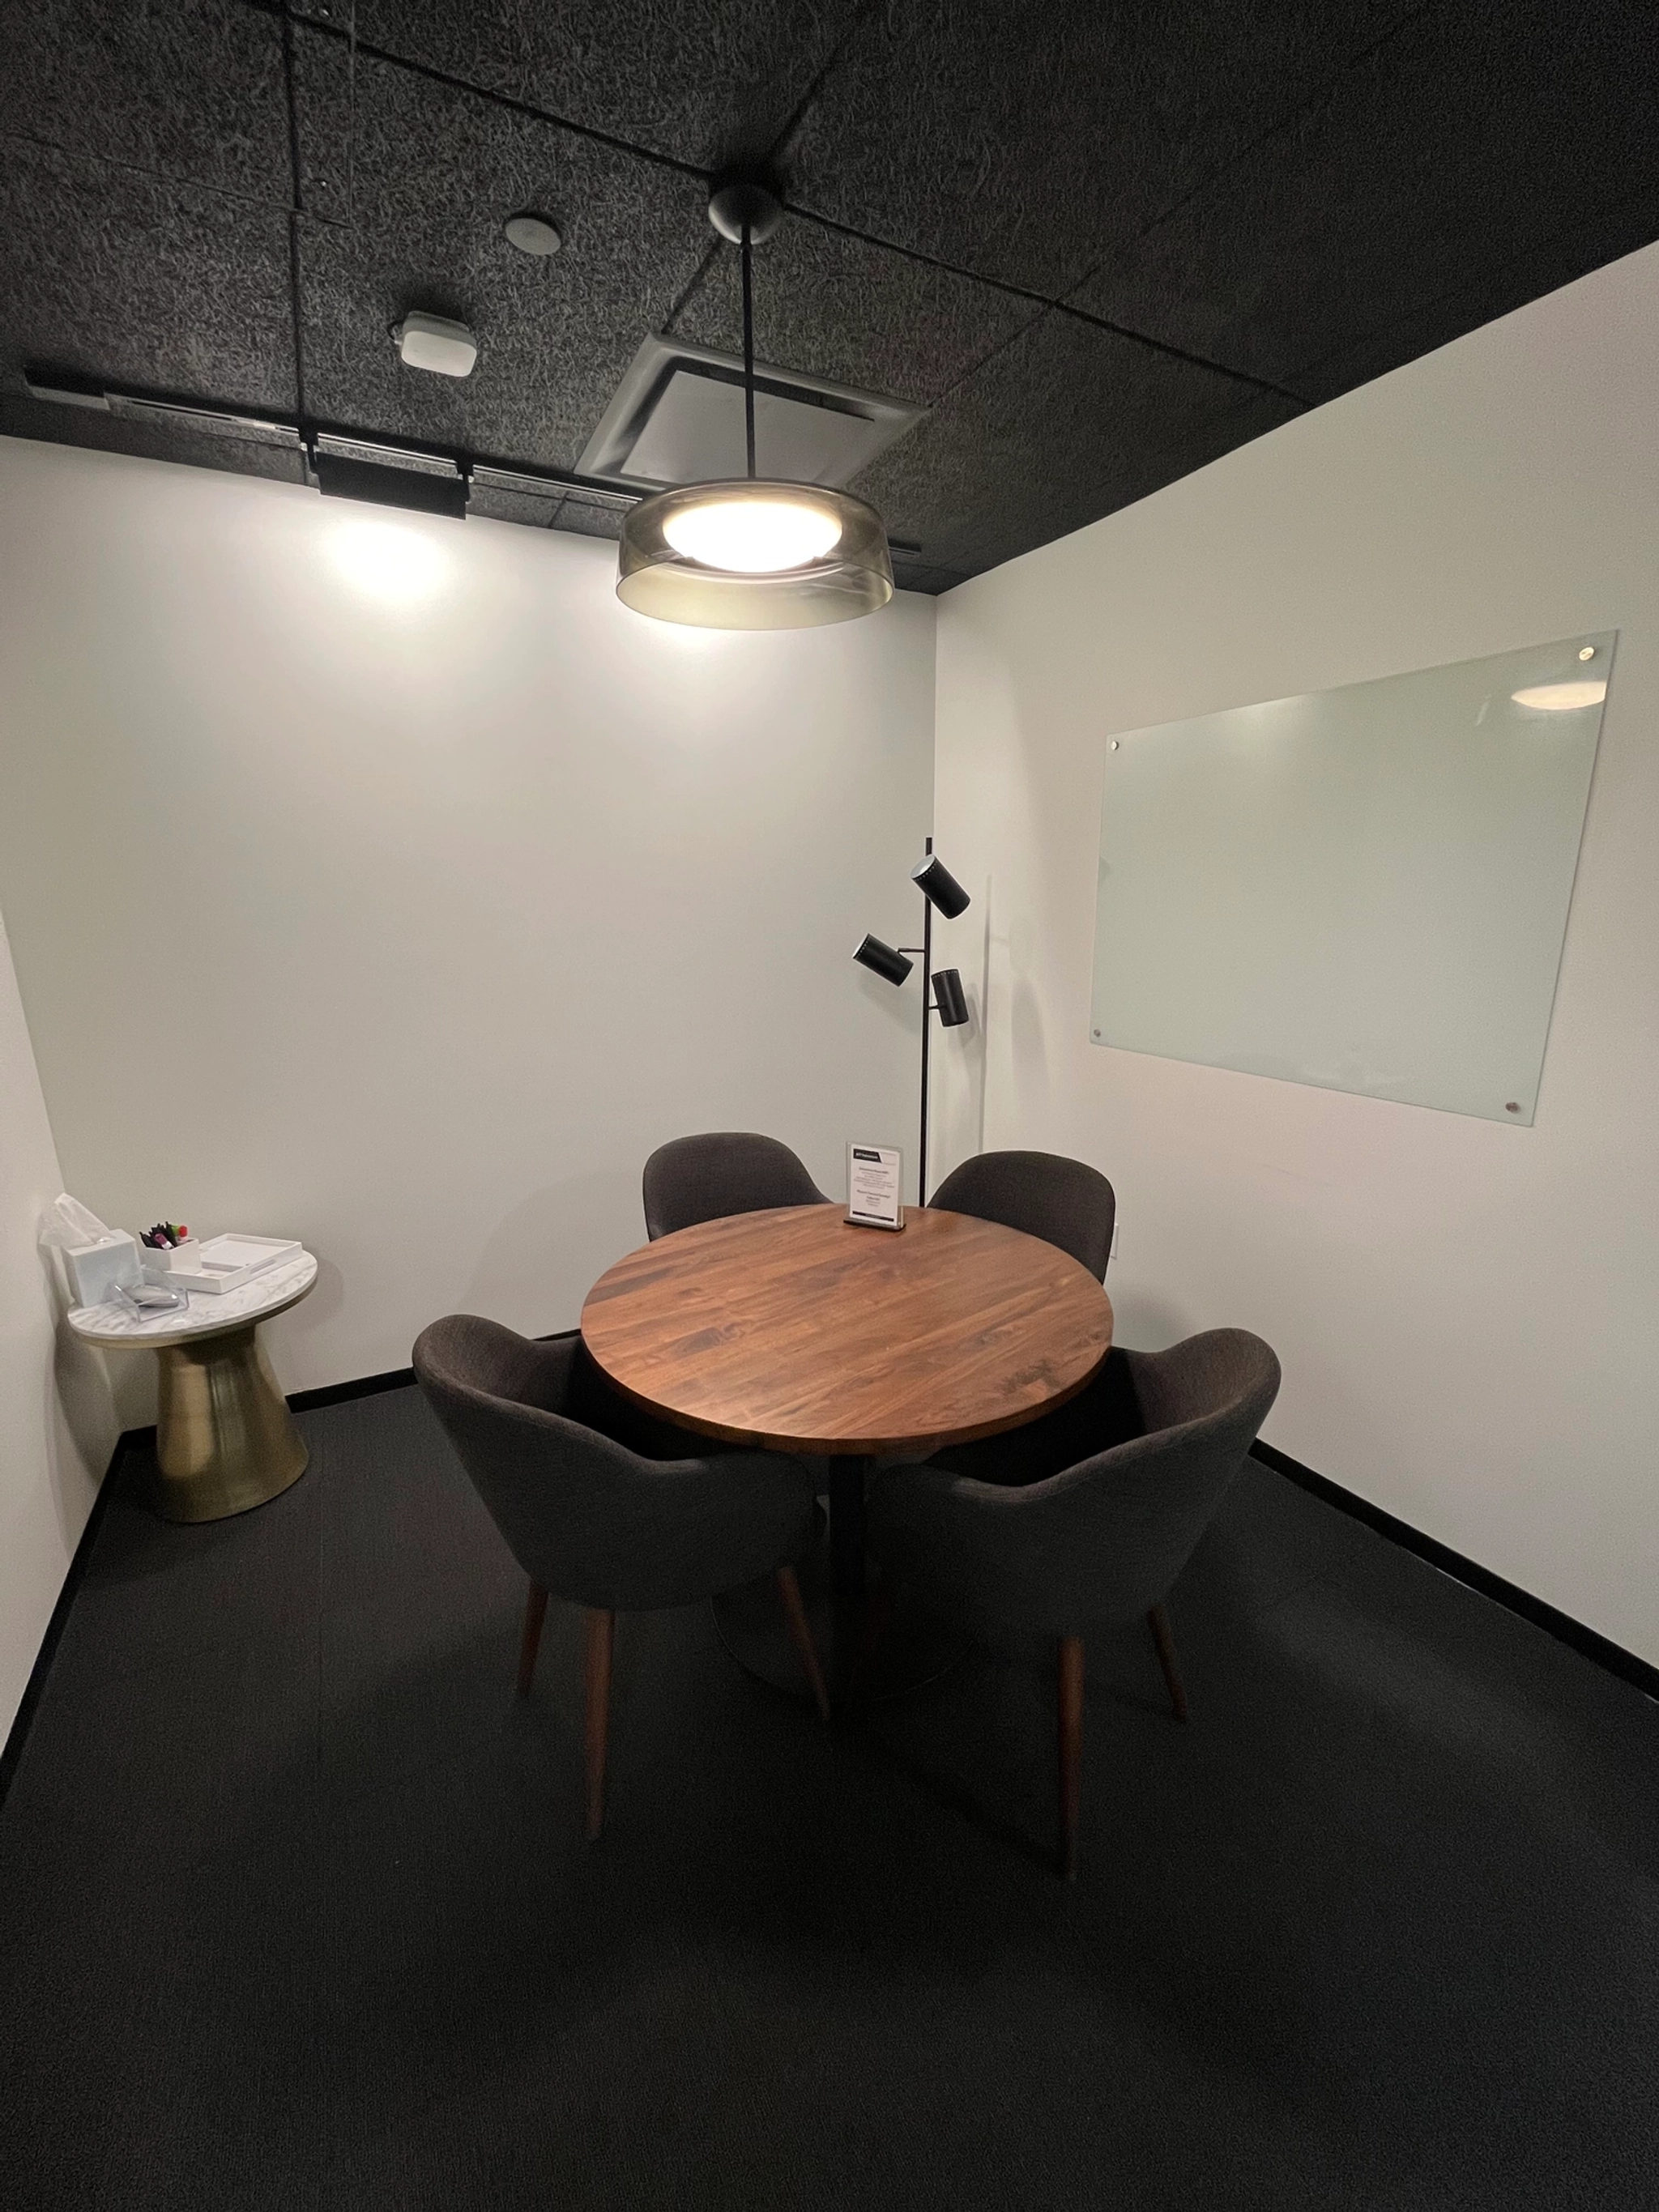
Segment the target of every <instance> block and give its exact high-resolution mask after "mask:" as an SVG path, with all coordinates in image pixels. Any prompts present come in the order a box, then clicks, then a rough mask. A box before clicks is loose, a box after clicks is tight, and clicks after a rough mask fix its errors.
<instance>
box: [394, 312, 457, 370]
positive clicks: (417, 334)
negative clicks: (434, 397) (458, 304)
mask: <svg viewBox="0 0 1659 2212" xmlns="http://www.w3.org/2000/svg"><path fill="white" fill-rule="evenodd" d="M392 337H394V338H395V339H396V340H397V343H398V359H399V360H400V361H401V362H403V364H404V368H426V369H430V370H431V371H432V373H433V374H434V375H435V376H471V374H472V370H473V367H474V365H475V364H476V362H477V358H478V341H477V338H475V337H473V335H472V333H471V331H470V330H468V328H467V326H466V325H465V323H452V322H450V321H448V320H447V319H446V318H445V317H444V316H442V315H428V314H426V313H422V312H421V311H420V310H418V309H417V310H416V312H415V313H411V314H407V315H405V316H404V319H403V320H402V322H400V323H399V324H398V326H397V328H396V329H395V330H394V331H392Z"/></svg>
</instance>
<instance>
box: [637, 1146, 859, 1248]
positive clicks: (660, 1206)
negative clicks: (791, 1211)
mask: <svg viewBox="0 0 1659 2212" xmlns="http://www.w3.org/2000/svg"><path fill="white" fill-rule="evenodd" d="M644 1190H645V1231H646V1235H647V1237H650V1238H651V1240H652V1242H653V1243H655V1241H656V1239H657V1238H658V1237H670V1236H671V1235H672V1234H673V1232H674V1231H675V1230H677V1229H690V1228H693V1227H695V1226H696V1224H697V1223H698V1222H699V1221H720V1220H724V1219H725V1218H726V1215H728V1214H732V1213H761V1212H765V1211H766V1210H767V1209H768V1208H769V1207H770V1206H828V1205H829V1200H828V1199H827V1198H826V1197H825V1196H824V1194H823V1192H822V1191H821V1190H820V1189H819V1188H818V1187H817V1184H816V1183H815V1182H813V1180H812V1178H811V1176H810V1175H808V1174H807V1172H806V1170H805V1166H804V1164H802V1162H801V1161H800V1160H799V1159H798V1158H796V1156H795V1154H794V1153H793V1152H791V1151H790V1149H789V1147H788V1146H787V1145H781V1144H780V1143H779V1142H778V1140H777V1139H776V1138H775V1137H757V1136H754V1135H751V1134H750V1133H747V1132H744V1131H740V1130H713V1131H710V1132H709V1133H708V1135H706V1136H701V1137H676V1138H675V1139H674V1140H673V1141H672V1143H671V1144H667V1145H659V1146H658V1148H657V1150H656V1151H655V1152H653V1153H652V1155H651V1157H650V1158H649V1159H648V1160H647V1162H646V1164H645V1176H644Z"/></svg>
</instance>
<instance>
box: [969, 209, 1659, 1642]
mask: <svg viewBox="0 0 1659 2212" xmlns="http://www.w3.org/2000/svg"><path fill="white" fill-rule="evenodd" d="M1656 422H1659V248H1654V249H1651V250H1650V251H1648V252H1643V253H1639V254H1637V255H1635V256H1633V257H1632V258H1630V259H1628V260H1626V261H1624V262H1622V263H1620V264H1615V265H1614V266H1613V267H1611V268H1609V269H1607V270H1601V271H1600V272H1599V273H1598V274H1596V275H1595V276H1589V277H1587V278H1585V279H1584V280H1583V282H1582V283H1577V284H1574V285H1572V286H1570V287H1568V288H1567V289H1565V290H1563V291H1561V292H1559V293H1556V294H1555V295H1553V296H1551V297H1550V298H1548V299H1546V300H1544V301H1540V302H1538V303H1537V304H1535V305H1534V306H1533V307H1528V308H1526V309H1524V310H1523V311H1522V312H1521V313H1518V314H1516V315H1512V316H1510V317H1508V318H1507V319H1504V320H1503V321H1501V322H1499V323H1497V324H1494V325H1490V326H1488V327H1487V328H1486V329H1485V330H1482V331H1477V332H1475V333H1474V335H1473V336H1471V337H1468V338H1465V339H1462V340H1461V341H1460V342H1459V343H1456V344H1455V345H1452V346H1449V347H1447V348H1446V349H1444V350H1443V351H1442V352H1439V353H1437V354H1434V355H1431V356H1429V357H1428V358H1427V359H1425V360H1424V361H1421V362H1417V363H1415V364H1413V366H1411V367H1409V368H1404V369H1401V370H1400V371H1398V372H1397V373H1395V374H1393V375H1390V376H1388V377H1386V378H1383V380H1380V381H1379V382H1377V383H1376V384H1373V385H1370V386H1367V387H1365V388H1364V389H1363V390H1361V391H1359V392H1354V393H1352V394H1351V395H1350V396H1349V397H1347V398H1343V399H1340V400H1338V401H1337V402H1335V403H1334V404H1332V405H1329V406H1327V407H1324V408H1322V409H1321V410H1318V411H1317V412H1316V413H1314V414H1312V415H1310V416H1306V417H1304V419H1303V420H1301V421H1299V422H1296V423H1293V424H1291V426H1289V427H1288V428H1285V429H1282V430H1280V431H1279V432H1277V433H1275V434H1274V435H1273V436H1271V437H1268V438H1266V439H1264V440H1262V441H1260V442H1259V443H1257V444H1255V445H1252V446H1249V447H1245V448H1244V449H1243V451H1242V452H1239V453H1234V454H1231V455H1230V456H1229V457H1228V458H1227V459H1224V460H1222V461H1219V462H1218V463H1216V464H1215V465H1213V466H1212V467H1210V468H1207V469H1205V470H1203V471H1200V473H1199V474H1197V475H1195V476H1194V477H1188V478H1187V479H1186V480H1185V481H1183V482H1182V483H1178V484H1176V485H1173V486H1172V487H1170V489H1168V490H1166V491H1164V492H1161V493H1159V494H1158V495H1156V496H1155V497H1153V498H1151V499H1148V500H1146V501H1143V502H1141V503H1140V504H1139V506H1136V507H1131V508H1128V509H1127V510H1126V511H1125V512H1123V513H1120V514H1117V515H1114V516H1111V517H1109V518H1108V519H1107V520H1105V521H1103V522H1101V523H1097V524H1096V525H1094V526H1091V528H1089V529H1087V530H1085V531H1082V532H1079V533H1078V534H1077V535H1076V536H1074V537H1073V538H1067V539H1066V540H1064V541H1063V542H1061V543H1060V544H1054V545H1051V546H1048V547H1045V548H1044V549H1043V550H1041V551H1039V552H1036V553H1033V554H1030V555H1029V556H1026V557H1025V558H1024V559H1022V560H1020V561H1018V562H1012V563H1011V564H1010V565H1009V566H1007V567H1006V568H1002V569H1000V570H998V571H996V572H995V573H994V574H990V575H987V576H984V577H981V578H979V579H977V580H975V581H973V582H971V583H969V584H966V585H964V586H961V587H960V588H959V589H958V590H957V591H956V592H953V593H951V595H950V597H949V598H948V599H945V601H944V602H943V603H942V606H941V612H940V619H939V710H938V711H939V720H938V769H937V772H938V802H937V816H938V835H939V848H940V850H941V852H942V853H943V854H944V855H945V859H946V860H947V861H948V863H949V865H950V866H951V867H952V868H953V869H954V870H955V871H956V872H957V873H958V874H959V875H960V876H961V877H962V878H963V881H964V882H965V883H966V884H968V885H969V888H970V890H975V891H976V892H981V893H983V894H987V896H982V897H981V900H980V902H979V903H978V905H977V906H976V907H975V908H973V909H971V910H970V911H969V914H968V915H966V916H964V918H963V921H960V922H959V923H957V924H956V925H955V926H954V927H953V928H952V929H951V930H950V931H947V932H946V933H945V946H946V950H945V952H944V953H943V955H942V956H941V957H944V958H945V959H947V960H948V959H951V958H956V959H957V961H958V962H959V963H960V965H961V966H962V968H963V972H964V977H971V978H974V979H976V981H977V982H978V985H979V987H980V989H981V993H982V994H985V998H986V1003H987V1024H986V1031H985V1034H988V1038H989V1047H988V1054H987V1051H986V1049H985V1048H984V1044H983V1042H982V1039H981V1041H980V1042H978V1043H977V1045H976V1047H971V1048H969V1049H968V1050H967V1051H965V1052H963V1051H962V1050H960V1049H958V1050H957V1051H956V1052H955V1053H953V1052H952V1050H951V1047H950V1045H949V1042H948V1040H947V1042H946V1045H945V1048H944V1049H942V1050H941V1052H940V1054H939V1063H941V1064H942V1065H941V1074H942V1078H943V1080H942V1084H941V1091H942V1098H941V1106H940V1116H939V1127H938V1135H939V1139H940V1140H942V1141H941V1142H940V1152H941V1158H942V1160H943V1161H945V1162H948V1161H951V1160H953V1159H955V1158H958V1157H960V1156H961V1155H962V1154H963V1152H968V1151H971V1150H973V1149H975V1147H976V1146H977V1145H978V1144H979V1143H980V1142H981V1141H983V1142H985V1143H987V1144H989V1145H992V1146H997V1145H1007V1144H1026V1145H1033V1146H1042V1147H1049V1148H1053V1149H1054V1150H1057V1151H1061V1152H1073V1153H1076V1154H1078V1155H1079V1156H1080V1157H1082V1158H1086V1159H1089V1160H1091V1161H1093V1162H1095V1163H1096V1164H1097V1165H1099V1166H1100V1167H1101V1168H1102V1169H1103V1170H1105V1171H1106V1172H1107V1173H1108V1174H1109V1176H1111V1178H1112V1180H1113V1182H1114V1183H1115V1186H1116V1188H1117V1191H1118V1195H1119V1200H1120V1205H1121V1219H1122V1229H1121V1240H1120V1254H1119V1259H1118V1261H1116V1262H1115V1264H1114V1269H1113V1273H1112V1277H1111V1280H1110V1285H1109V1287H1110V1288H1111V1289H1112V1291H1113V1294H1114V1297H1115V1303H1116V1307H1117V1313H1118V1322H1119V1334H1120V1338H1121V1340H1122V1341H1124V1342H1126V1343H1129V1344H1134V1345H1141V1346H1152V1345H1156V1344H1159V1343H1164V1342H1168V1341H1170V1340H1173V1339H1175V1338H1176V1337H1177V1336H1180V1335H1182V1334H1186V1333H1187V1332H1188V1331H1189V1330H1192V1329H1195V1328H1204V1327H1207V1326H1211V1325H1213V1324H1216V1323H1219V1322H1238V1323H1242V1324H1244V1325H1246V1326H1248V1327H1250V1328H1255V1329H1257V1330H1259V1331H1260V1332H1261V1334H1263V1335H1265V1336H1266V1337H1267V1338H1268V1339H1269V1340H1271V1341H1272V1342H1273V1344H1274V1345H1275V1346H1277V1348H1278V1350H1279V1353H1280V1356H1281V1358H1282V1359H1283V1363H1284V1367H1285V1387H1284V1391H1283V1395H1282V1396H1281V1397H1280V1400H1279V1405H1278V1407H1277V1408H1276V1410H1275V1412H1274V1413H1273V1417H1272V1419H1271V1421H1270V1423H1269V1425H1268V1429H1267V1435H1268V1437H1269V1438H1270V1440H1271V1441H1272V1442H1273V1443H1276V1444H1278V1445H1279V1446H1280V1447H1281V1448H1282V1449H1285V1450H1286V1451H1288V1452H1290V1453H1291V1454H1293V1455H1295V1456H1296V1457H1297V1458H1298V1459H1300V1460H1302V1461H1304V1462H1306V1463H1307V1464H1308V1465H1310V1466H1311V1467H1314V1468H1318V1469H1319V1470H1321V1471H1322V1473H1324V1474H1328V1475H1329V1476H1331V1477H1332V1478H1333V1479H1334V1480H1336V1481H1338V1482H1340V1483H1343V1484H1345V1485H1346V1486H1349V1487H1350V1488H1352V1489H1353V1490H1356V1491H1358V1492H1360V1493H1361V1494H1362V1495H1364V1497H1366V1498H1370V1499H1373V1500H1374V1501H1376V1503H1377V1504H1380V1505H1382V1506H1384V1507H1386V1508H1387V1509H1388V1510H1389V1511H1391V1512H1394V1513H1395V1514H1398V1515H1399V1516H1401V1517H1402V1518H1403V1519H1405V1520H1407V1521H1408V1522H1412V1523H1413V1524H1414V1525H1415V1526H1416V1527H1417V1528H1420V1529H1423V1530H1425V1531H1426V1532H1428V1533H1429V1534H1431V1535H1433V1536H1436V1537H1437V1538H1439V1539H1440V1540H1441V1541H1443V1542H1445V1543H1448V1544H1449V1545H1451V1546H1453V1547H1455V1548H1456V1549H1457V1550H1459V1551H1461V1552H1462V1553H1466V1554H1468V1555H1469V1556H1470V1557H1472V1558H1474V1559H1477V1560H1480V1562H1482V1563H1483V1564H1484V1565H1486V1566H1488V1567H1490V1568H1492V1569H1493V1570H1495V1571H1497V1572H1498V1573H1499V1574H1502V1575H1504V1576H1507V1577H1510V1579H1512V1580H1513V1581H1515V1582H1516V1583H1519V1584H1521V1585H1522V1587H1523V1588H1525V1589H1528V1590H1531V1591H1533V1592H1534V1593H1535V1594H1537V1595H1539V1596H1541V1597H1543V1598H1545V1599H1547V1600H1548V1601H1550V1602H1551V1603H1553V1604H1554V1605H1557V1606H1559V1607H1562V1608H1563V1609H1564V1610H1565V1612H1567V1613H1571V1614H1573V1615H1575V1616H1576V1617H1577V1619H1579V1620H1583V1621H1585V1622H1588V1623H1589V1625H1590V1626H1593V1627H1595V1628H1596V1629H1598V1630H1599V1631H1601V1632H1602V1633H1603V1634H1604V1635H1607V1636H1609V1637H1612V1638H1614V1639H1615V1640H1617V1641H1618V1642H1620V1643H1621V1644H1625V1645H1626V1646H1628V1647H1629V1648H1630V1649H1632V1650H1636V1651H1638V1652H1639V1653H1641V1654H1642V1655H1643V1656H1644V1657H1646V1658H1648V1659H1650V1660H1653V1661H1659V1511H1656V1497H1655V1491H1656V1483H1655V1476H1656V1461H1659V1454H1656V1448H1655V1442H1654V1438H1655V1434H1656V1419H1659V1361H1656V1356H1655V1352H1656V1343H1659V858H1656V855H1659V741H1656V739H1659V731H1656V722H1659V437H1656V435H1655V424H1656ZM1613 626H1616V627H1617V628H1618V629H1620V632H1621V635H1620V644H1619V650H1618V658H1617V665H1616V667H1615V670H1614V674H1613V690H1612V693H1611V696H1610V698H1609V702H1608V705H1607V712H1606V717H1605V720H1604V725H1603V730H1602V737H1601V755H1600V759H1599V763H1598V766H1597V769H1596V774H1595V787H1594V789H1593V791H1592V793H1591V798H1590V805H1589V818H1588V822H1587V824H1586V828H1585V834H1584V841H1583V851H1582V855H1581V860H1580V866H1579V874H1578V880H1577V890H1576V893H1575V896H1574V901H1573V907H1572V913H1571V921H1570V925H1569V928H1568V932H1567V939H1566V947H1565V958H1564V963H1563V966H1562V969H1561V975H1560V985H1559V994H1558V997H1557V1000H1556V1007H1555V1015H1554V1022H1553V1028H1552V1030H1551V1035H1550V1043H1549V1050H1548V1055H1547V1060H1546V1062H1545V1066H1544V1073H1543V1085H1542V1090H1541V1095H1540V1099H1539V1105H1538V1116H1537V1123H1536V1126H1535V1127H1534V1128H1531V1129H1515V1128H1509V1127H1498V1126H1496V1125H1494V1124H1492V1123H1490V1122H1486V1121H1474V1120H1468V1119H1464V1118H1462V1117H1459V1116H1457V1115H1450V1114H1437V1113H1432V1112H1429V1111H1426V1110H1424V1109H1419V1108H1415V1107H1407V1106H1399V1105H1394V1104H1389V1103H1383V1102H1382V1101H1379V1100H1375V1099H1370V1098H1357V1097H1345V1096H1342V1095H1340V1094H1337V1093H1333V1092H1330V1091H1316V1090H1310V1089H1303V1088H1299V1087H1297V1086H1296V1085H1291V1084H1285V1083H1278V1082H1272V1081H1268V1080H1267V1079H1261V1078H1258V1077H1254V1076H1248V1075H1241V1074H1235V1073H1227V1072H1224V1071H1221V1070H1216V1069H1210V1068H1204V1067H1194V1066H1182V1065H1179V1064H1177V1063H1175V1062H1172V1061H1168V1060H1156V1059H1152V1058H1145V1057H1139V1056H1137V1055H1135V1054H1128V1053H1124V1052H1117V1051H1111V1050H1104V1049H1102V1048H1099V1047H1097V1046H1092V1045H1091V1043H1090V1042H1089V1041H1088V1024H1089V1000H1090V983H1091V957H1092V947H1093V935H1094V927H1093V925H1094V884H1095V871H1096V860H1097V851H1098V821H1099V805H1100V791H1101V776H1102V757H1103V744H1104V741H1105V738H1106V734H1107V733H1108V732H1110V731H1112V730H1115V729H1130V728H1135V727H1138V726H1142V725H1146V724H1150V723H1157V722H1163V721H1167V720H1173V719H1176V718H1178V717H1181V716H1184V715H1188V714H1204V713H1207V712H1209V711H1211V710H1212V709H1215V708H1225V707H1232V706H1238V705H1243V704H1244V703H1246V702H1251V701H1255V700H1262V699H1273V698H1278V697H1281V696H1285V694H1288V693H1292V692H1299V691H1309V690H1317V689H1320V688H1322V687H1323V686H1326V685H1330V684H1347V683H1352V682H1355V681H1358V680H1359V679H1361V678H1368V677H1374V676H1382V675H1385V674H1388V673H1390V672H1393V671H1400V670H1405V669H1411V668H1419V667H1427V666H1431V665H1434V664H1435V663H1437V662H1443V661H1449V660H1455V659H1464V658H1467V657H1471V656H1474V655H1476V654H1481V653H1495V652H1498V651H1500V650H1501V649H1503V648H1504V647H1510V646H1516V645H1522V644H1526V643H1528V642H1531V641H1537V640H1541V639H1547V638H1554V637H1559V636H1562V635H1566V634H1568V633H1570V632H1571V631H1574V630H1580V629H1603V628H1608V627H1613Z"/></svg>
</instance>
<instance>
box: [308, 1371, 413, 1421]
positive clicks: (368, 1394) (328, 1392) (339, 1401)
mask: <svg viewBox="0 0 1659 2212" xmlns="http://www.w3.org/2000/svg"><path fill="white" fill-rule="evenodd" d="M414 1384H415V1370H414V1369H413V1368H412V1367H389V1368H387V1370H386V1373H385V1374H384V1375H360V1376H358V1377H357V1379H356V1382H355V1383H324V1385H323V1387H322V1389H320V1390H296V1391H295V1393H294V1395H292V1397H290V1398H289V1401H288V1402H289V1405H290V1406H291V1407H293V1408H294V1411H295V1413H313V1412H314V1411H315V1410H316V1408H317V1407H319V1406H343V1405H344V1404H345V1402H346V1401H347V1400H348V1399H349V1398H378V1397H379V1395H380V1393H381V1391H382V1390H409V1389H413V1388H414Z"/></svg>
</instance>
